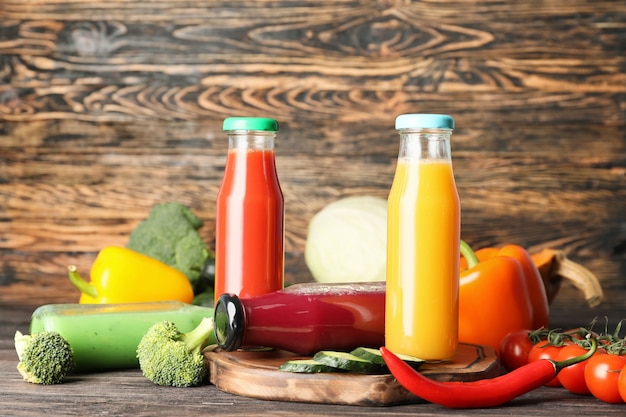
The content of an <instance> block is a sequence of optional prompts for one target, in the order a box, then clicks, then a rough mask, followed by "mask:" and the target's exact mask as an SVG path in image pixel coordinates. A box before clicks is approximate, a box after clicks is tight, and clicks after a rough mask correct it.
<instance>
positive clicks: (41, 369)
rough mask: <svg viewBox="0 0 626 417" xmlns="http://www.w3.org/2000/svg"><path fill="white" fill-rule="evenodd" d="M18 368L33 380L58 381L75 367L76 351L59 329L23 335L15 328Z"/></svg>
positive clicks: (43, 382)
mask: <svg viewBox="0 0 626 417" xmlns="http://www.w3.org/2000/svg"><path fill="white" fill-rule="evenodd" d="M15 350H16V351H17V357H18V358H19V363H18V364H17V370H18V371H19V372H20V374H21V375H22V377H23V378H24V380H26V381H28V382H32V383H33V384H43V385H51V384H59V383H61V382H63V380H64V379H65V377H66V376H67V375H68V374H69V373H71V372H72V371H73V370H74V366H75V364H74V352H73V351H72V348H71V346H70V344H69V343H68V342H67V340H65V339H64V338H63V337H62V336H61V335H60V334H59V333H57V332H42V333H36V334H34V335H24V334H22V333H21V332H19V331H17V332H15Z"/></svg>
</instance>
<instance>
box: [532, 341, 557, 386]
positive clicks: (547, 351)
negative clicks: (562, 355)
mask: <svg viewBox="0 0 626 417" xmlns="http://www.w3.org/2000/svg"><path fill="white" fill-rule="evenodd" d="M560 351H561V347H558V346H553V345H550V344H547V342H545V341H542V342H539V343H537V344H536V345H534V346H533V347H532V348H531V349H530V352H529V353H528V362H533V361H536V360H539V359H550V360H553V361H557V359H556V357H557V355H558V354H559V352H560ZM546 386H547V387H560V386H561V383H560V382H559V379H558V377H554V378H553V379H552V380H551V381H550V382H548V383H547V384H546Z"/></svg>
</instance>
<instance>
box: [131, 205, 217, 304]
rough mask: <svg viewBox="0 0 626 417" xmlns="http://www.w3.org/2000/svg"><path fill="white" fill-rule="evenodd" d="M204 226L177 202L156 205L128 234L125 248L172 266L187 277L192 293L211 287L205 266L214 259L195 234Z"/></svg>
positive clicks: (199, 237)
mask: <svg viewBox="0 0 626 417" xmlns="http://www.w3.org/2000/svg"><path fill="white" fill-rule="evenodd" d="M202 226H203V223H202V220H200V219H199V218H198V217H197V216H196V215H195V214H194V213H193V212H192V211H191V209H190V208H189V207H187V206H185V205H183V204H180V203H163V204H157V205H155V206H154V207H153V208H152V210H151V211H150V214H149V215H148V218H146V219H145V220H144V221H142V222H141V223H139V225H137V227H136V228H135V229H134V230H133V231H132V232H131V234H130V238H129V240H128V243H127V245H126V247H128V248H129V249H132V250H134V251H136V252H139V253H142V254H144V255H147V256H150V257H152V258H155V259H158V260H159V261H161V262H163V263H165V264H167V265H169V266H171V267H174V268H176V269H178V270H179V271H181V272H182V273H183V274H185V275H186V276H187V278H189V281H190V282H191V285H192V286H193V288H194V293H195V294H199V293H201V292H203V291H205V290H206V289H207V288H208V287H211V286H212V285H211V284H212V283H210V282H206V281H207V280H210V279H211V277H207V276H205V275H206V270H210V269H209V268H207V265H210V262H208V261H212V260H213V258H214V255H213V253H212V252H211V251H209V249H208V247H207V245H206V243H205V242H204V241H203V240H202V237H201V236H200V235H199V234H198V229H200V228H201V227H202Z"/></svg>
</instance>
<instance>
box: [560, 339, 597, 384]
mask: <svg viewBox="0 0 626 417" xmlns="http://www.w3.org/2000/svg"><path fill="white" fill-rule="evenodd" d="M586 352H587V350H586V349H584V348H582V347H580V346H578V345H575V344H571V345H566V346H563V347H562V348H561V350H560V351H559V353H558V355H556V360H557V361H558V362H560V361H564V360H567V359H571V358H575V357H576V356H580V355H584V354H585V353H586ZM588 361H589V359H587V360H585V361H582V362H579V363H577V364H574V365H570V366H567V367H565V368H563V369H561V372H559V374H558V375H557V379H558V380H559V382H560V383H561V385H563V387H565V388H566V389H567V390H568V391H569V392H572V393H574V394H590V391H589V388H588V387H587V383H586V382H585V367H586V366H587V362H588Z"/></svg>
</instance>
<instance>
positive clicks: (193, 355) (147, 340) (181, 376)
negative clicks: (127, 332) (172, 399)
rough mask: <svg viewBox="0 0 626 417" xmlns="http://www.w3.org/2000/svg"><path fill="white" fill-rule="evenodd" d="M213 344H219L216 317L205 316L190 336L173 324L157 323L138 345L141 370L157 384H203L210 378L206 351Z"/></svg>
mask: <svg viewBox="0 0 626 417" xmlns="http://www.w3.org/2000/svg"><path fill="white" fill-rule="evenodd" d="M209 343H215V337H214V334H213V318H212V317H205V318H204V319H202V321H201V322H200V324H198V326H197V327H196V328H195V329H194V330H192V331H190V332H188V333H181V332H180V331H179V329H178V328H177V327H176V325H175V324H174V323H172V322H169V321H162V322H159V323H156V324H154V325H153V326H152V327H150V329H149V330H148V331H147V332H146V334H145V335H144V336H143V337H142V339H141V341H140V342H139V345H138V346H137V358H138V359H139V367H140V368H141V371H142V372H143V375H144V376H145V377H146V378H148V379H149V380H150V381H152V382H154V383H155V384H157V385H166V386H173V387H192V386H197V385H200V384H202V382H203V380H204V377H205V375H206V368H205V366H204V355H203V354H202V349H204V348H205V347H206V346H207V345H208V344H209Z"/></svg>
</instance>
